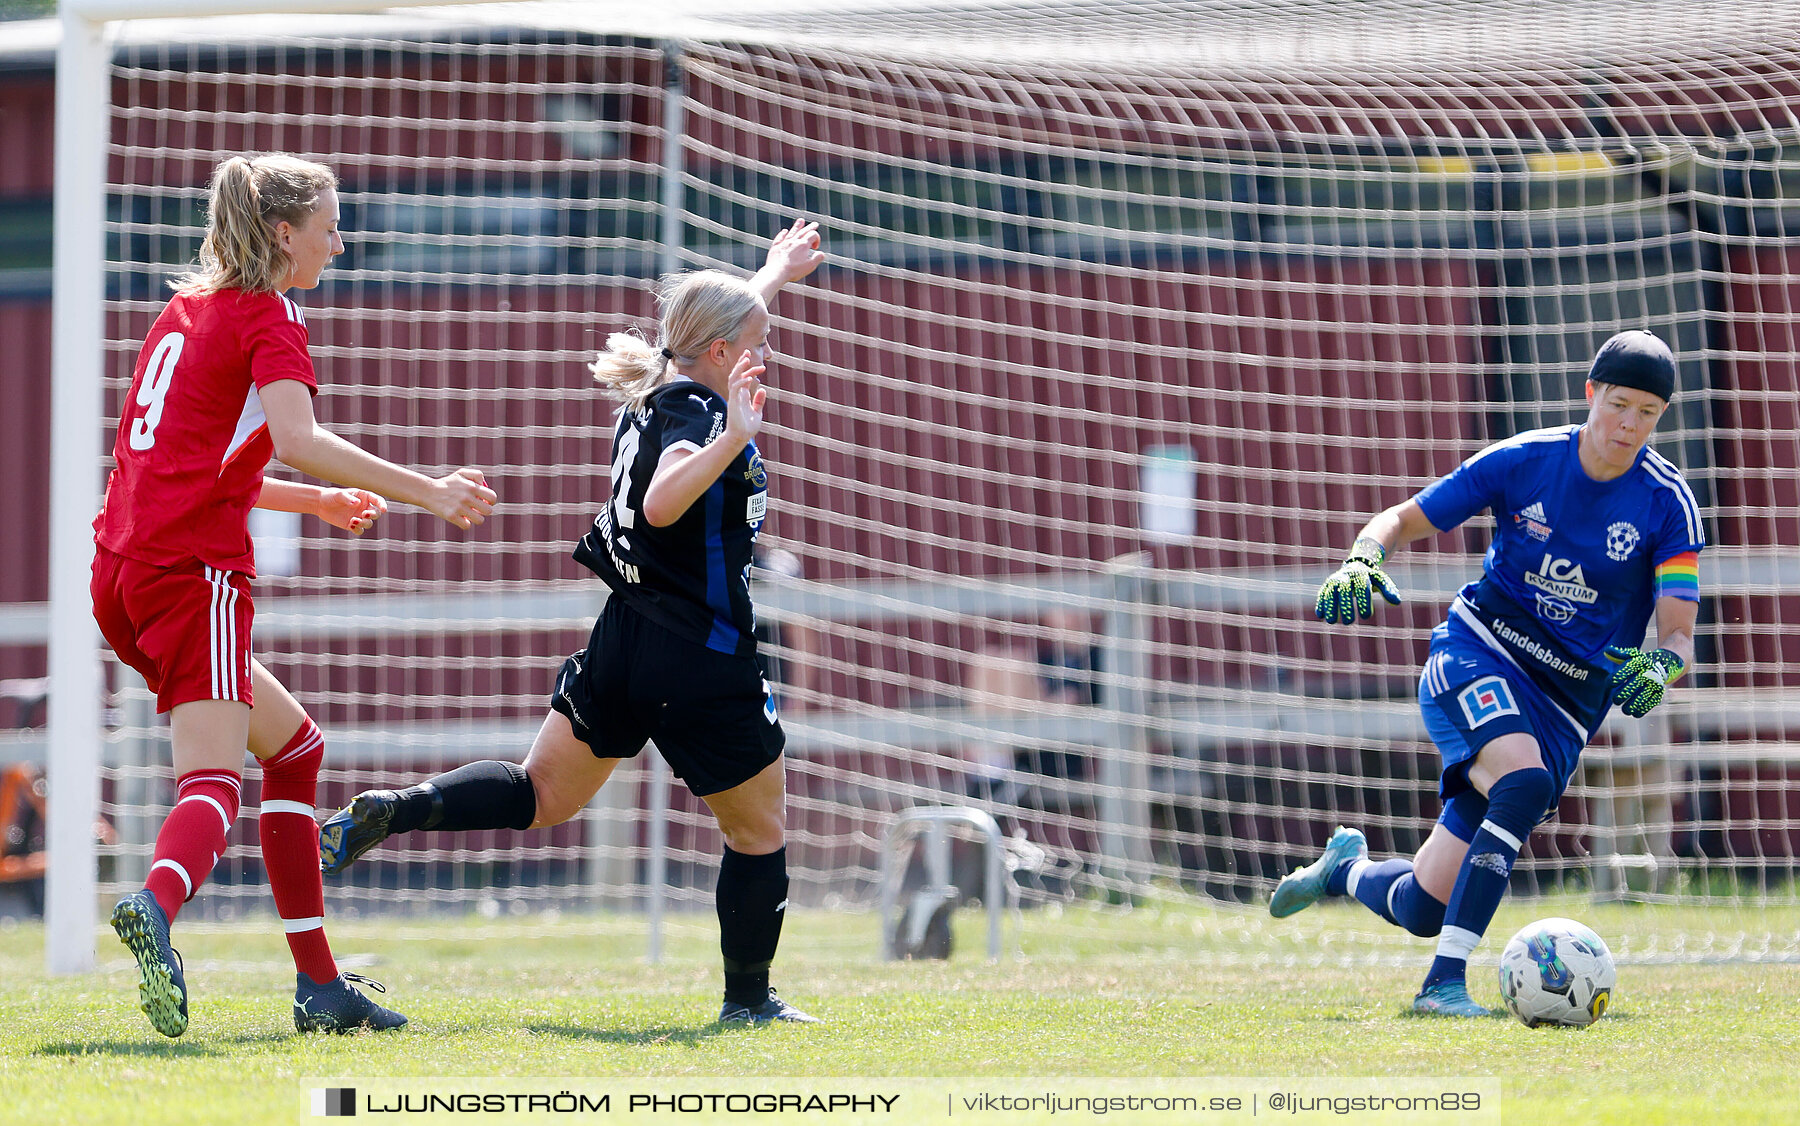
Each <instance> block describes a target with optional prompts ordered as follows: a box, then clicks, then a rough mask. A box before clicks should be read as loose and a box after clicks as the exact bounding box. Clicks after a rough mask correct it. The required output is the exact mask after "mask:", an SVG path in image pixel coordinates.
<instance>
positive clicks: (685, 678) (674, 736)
mask: <svg viewBox="0 0 1800 1126" xmlns="http://www.w3.org/2000/svg"><path fill="white" fill-rule="evenodd" d="M550 707H551V708H553V709H554V710H556V711H558V712H560V713H561V714H562V715H564V716H565V717H567V719H568V721H569V724H570V726H572V727H573V728H574V729H575V735H576V737H577V738H579V739H580V740H582V741H583V742H585V743H586V744H587V745H588V746H589V747H591V748H593V751H594V754H595V756H596V757H599V758H632V757H634V756H635V755H636V754H637V753H638V752H639V751H641V750H643V749H644V743H645V741H646V740H652V739H653V740H655V741H656V747H657V750H659V751H661V752H662V756H663V758H665V759H667V760H668V762H669V769H670V770H672V771H674V772H675V776H676V777H677V778H680V779H681V780H682V781H683V782H685V783H686V784H687V788H688V789H689V790H691V791H693V793H694V796H695V797H706V796H707V795H708V794H717V793H722V792H724V791H726V790H729V789H732V788H733V787H736V786H739V785H742V784H743V783H745V782H748V781H749V780H750V779H752V778H754V777H756V776H757V775H758V774H760V773H762V771H763V770H764V769H766V768H767V767H768V765H769V764H770V763H772V762H774V761H775V760H776V759H778V758H780V757H781V749H782V748H783V747H784V746H786V745H787V736H786V735H785V734H784V733H783V732H782V730H781V721H780V720H779V719H778V718H776V715H775V700H774V697H773V696H771V695H770V693H769V685H768V682H767V681H766V680H764V679H763V674H762V668H761V666H760V665H759V664H758V663H757V659H756V657H755V656H747V657H738V656H733V655H731V654H728V653H720V652H716V651H715V650H712V649H708V648H707V647H706V646H704V645H702V644H700V643H699V642H697V641H689V640H688V639H687V638H684V637H681V636H680V635H678V634H675V633H671V632H670V631H669V630H667V629H665V628H663V627H662V626H660V625H658V624H656V623H655V622H652V621H650V620H649V619H648V618H646V617H644V616H643V615H642V614H639V613H638V612H637V611H635V610H633V609H632V608H631V607H629V606H627V605H626V604H625V600H624V599H623V598H619V597H617V596H616V595H615V596H614V597H611V598H608V599H607V600H606V606H605V608H604V609H603V610H602V611H601V612H600V618H599V620H598V621H596V622H595V623H594V630H593V633H592V634H591V635H590V636H589V637H588V645H587V648H586V649H583V650H581V651H580V652H578V653H576V654H575V655H574V656H572V657H570V658H569V659H568V660H566V661H564V662H563V665H562V668H561V669H560V670H559V671H558V672H557V674H556V690H555V692H554V693H553V694H552V695H551V697H550Z"/></svg>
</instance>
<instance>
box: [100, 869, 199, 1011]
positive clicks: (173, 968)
mask: <svg viewBox="0 0 1800 1126" xmlns="http://www.w3.org/2000/svg"><path fill="white" fill-rule="evenodd" d="M112 929H113V930H114V931H116V932H118V935H119V941H121V942H123V943H124V944H125V948H126V949H127V950H130V951H131V955H132V957H134V958H136V959H137V964H138V1006H139V1007H140V1008H142V1009H143V1010H144V1015H145V1016H147V1017H149V1018H150V1025H151V1027H153V1028H155V1029H156V1031H158V1032H160V1033H162V1034H163V1035H164V1036H180V1035H181V1034H182V1033H183V1032H186V1031H187V1026H188V1006H187V979H186V978H185V977H184V975H183V974H182V970H181V955H179V954H177V953H175V948H174V947H173V946H171V945H169V917H168V916H167V915H165V914H163V909H162V904H160V903H158V902H156V897H155V896H154V895H151V894H150V893H149V892H148V891H134V892H132V893H131V894H130V895H128V896H126V897H125V898H124V899H121V900H119V902H118V903H117V904H115V905H114V906H113V913H112Z"/></svg>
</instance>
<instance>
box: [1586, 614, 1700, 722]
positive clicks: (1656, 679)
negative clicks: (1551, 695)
mask: <svg viewBox="0 0 1800 1126" xmlns="http://www.w3.org/2000/svg"><path fill="white" fill-rule="evenodd" d="M1699 617H1700V604H1699V603H1698V602H1689V601H1688V600H1687V599H1685V598H1675V597H1673V596H1670V595H1664V596H1663V597H1661V598H1658V599H1657V600H1656V641H1657V644H1658V645H1660V646H1662V648H1660V649H1654V650H1650V651H1648V652H1646V651H1645V650H1642V649H1632V648H1629V647H1627V646H1624V645H1608V646H1607V647H1606V656H1607V659H1608V660H1610V661H1614V662H1616V663H1617V664H1618V666H1619V667H1618V668H1616V669H1614V670H1613V675H1612V684H1611V688H1612V701H1613V703H1615V704H1617V705H1619V710H1620V711H1622V712H1624V713H1625V714H1626V715H1628V716H1631V717H1632V718H1633V719H1642V718H1643V717H1645V716H1647V715H1649V714H1650V709H1652V708H1654V707H1656V705H1658V704H1660V703H1662V702H1663V698H1664V697H1665V696H1667V695H1668V691H1669V689H1670V688H1672V687H1674V685H1675V682H1676V681H1677V680H1680V679H1681V674H1682V673H1684V672H1686V671H1687V669H1688V666H1689V665H1691V664H1693V663H1694V623H1695V621H1697V620H1698V619H1699Z"/></svg>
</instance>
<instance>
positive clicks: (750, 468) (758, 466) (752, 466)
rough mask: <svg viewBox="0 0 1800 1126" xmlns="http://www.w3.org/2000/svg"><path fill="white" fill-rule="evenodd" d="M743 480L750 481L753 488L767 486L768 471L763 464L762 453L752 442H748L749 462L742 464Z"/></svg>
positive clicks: (764, 487)
mask: <svg viewBox="0 0 1800 1126" xmlns="http://www.w3.org/2000/svg"><path fill="white" fill-rule="evenodd" d="M744 480H746V481H748V482H750V487H751V488H753V489H766V488H768V487H769V471H768V469H767V468H766V467H765V466H764V465H763V459H762V453H761V451H759V450H758V449H757V448H756V444H755V443H754V442H752V443H751V444H750V460H749V463H748V464H747V465H745V466H744Z"/></svg>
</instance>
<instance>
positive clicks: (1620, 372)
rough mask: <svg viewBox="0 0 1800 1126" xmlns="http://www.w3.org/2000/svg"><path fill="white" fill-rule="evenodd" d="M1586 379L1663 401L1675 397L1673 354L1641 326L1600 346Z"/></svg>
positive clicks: (1622, 333) (1665, 345)
mask: <svg viewBox="0 0 1800 1126" xmlns="http://www.w3.org/2000/svg"><path fill="white" fill-rule="evenodd" d="M1588 379H1590V380H1592V381H1593V382H1595V383H1610V384H1612V385H1613V386H1614V387H1633V388H1636V389H1637V390H1639V391H1648V392H1650V393H1651V394H1652V395H1655V396H1656V397H1657V398H1659V399H1661V400H1662V401H1663V402H1665V403H1666V402H1668V401H1669V400H1670V399H1673V398H1674V397H1675V354H1674V353H1673V352H1671V351H1669V346H1668V345H1667V344H1664V343H1663V342H1662V341H1661V340H1659V339H1657V338H1656V337H1655V336H1654V335H1652V334H1651V333H1648V332H1645V331H1643V330H1642V329H1632V330H1631V331H1629V332H1621V333H1619V334H1617V335H1615V336H1614V337H1613V338H1612V339H1611V340H1608V341H1607V342H1606V343H1605V344H1602V345H1601V346H1600V351H1599V352H1598V353H1597V354H1595V356H1594V366H1593V367H1591V368H1589V369H1588Z"/></svg>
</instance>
